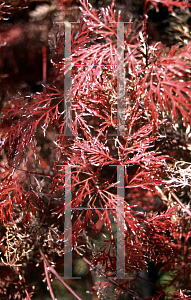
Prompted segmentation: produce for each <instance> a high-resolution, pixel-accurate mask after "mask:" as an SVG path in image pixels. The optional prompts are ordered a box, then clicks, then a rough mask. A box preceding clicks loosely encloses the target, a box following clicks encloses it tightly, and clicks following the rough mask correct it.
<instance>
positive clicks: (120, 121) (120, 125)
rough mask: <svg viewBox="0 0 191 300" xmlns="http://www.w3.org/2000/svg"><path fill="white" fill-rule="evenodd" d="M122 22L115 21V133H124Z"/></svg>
mask: <svg viewBox="0 0 191 300" xmlns="http://www.w3.org/2000/svg"><path fill="white" fill-rule="evenodd" d="M124 99H125V72H124V23H123V22H118V23H117V135H118V136H119V135H124V134H125V101H124Z"/></svg>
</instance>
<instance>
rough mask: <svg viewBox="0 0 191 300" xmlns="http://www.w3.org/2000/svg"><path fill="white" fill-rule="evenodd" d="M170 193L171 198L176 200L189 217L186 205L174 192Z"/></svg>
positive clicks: (189, 213) (189, 212) (190, 213)
mask: <svg viewBox="0 0 191 300" xmlns="http://www.w3.org/2000/svg"><path fill="white" fill-rule="evenodd" d="M170 194H171V195H172V196H173V198H174V199H175V200H176V201H177V202H178V204H179V205H180V206H181V207H182V209H183V211H184V212H187V214H188V215H189V216H190V217H191V211H190V210H189V208H188V207H186V205H184V204H183V203H182V202H181V201H180V199H179V198H178V197H177V196H176V194H175V193H174V192H170Z"/></svg>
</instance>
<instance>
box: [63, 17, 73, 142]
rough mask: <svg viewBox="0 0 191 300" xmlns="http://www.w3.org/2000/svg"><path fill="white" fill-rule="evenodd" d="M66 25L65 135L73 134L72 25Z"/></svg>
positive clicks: (68, 23) (66, 23) (67, 23)
mask: <svg viewBox="0 0 191 300" xmlns="http://www.w3.org/2000/svg"><path fill="white" fill-rule="evenodd" d="M64 24H65V74H64V75H65V76H64V113H65V125H64V135H65V136H73V134H72V130H71V128H72V76H71V75H72V55H71V23H70V22H68V21H65V22H64Z"/></svg>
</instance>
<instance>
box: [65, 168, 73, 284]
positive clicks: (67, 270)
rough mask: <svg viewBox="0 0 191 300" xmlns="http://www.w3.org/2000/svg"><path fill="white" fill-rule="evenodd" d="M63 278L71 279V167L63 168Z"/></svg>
mask: <svg viewBox="0 0 191 300" xmlns="http://www.w3.org/2000/svg"><path fill="white" fill-rule="evenodd" d="M64 239H65V244H64V253H65V254H64V278H72V216H71V166H65V220H64Z"/></svg>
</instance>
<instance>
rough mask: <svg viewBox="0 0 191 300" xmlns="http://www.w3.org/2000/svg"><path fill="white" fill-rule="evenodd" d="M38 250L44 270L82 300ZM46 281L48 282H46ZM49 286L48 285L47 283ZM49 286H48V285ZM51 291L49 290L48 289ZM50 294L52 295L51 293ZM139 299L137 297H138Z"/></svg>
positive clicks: (78, 299)
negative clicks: (44, 266)
mask: <svg viewBox="0 0 191 300" xmlns="http://www.w3.org/2000/svg"><path fill="white" fill-rule="evenodd" d="M39 251H40V254H41V256H42V258H43V261H44V263H45V265H46V266H48V267H46V268H45V270H48V271H50V272H52V273H53V274H54V275H55V276H56V277H57V279H58V280H59V281H60V282H61V283H62V284H63V285H64V286H65V288H66V289H67V290H68V291H69V292H70V293H71V294H72V295H73V296H74V297H75V298H76V299H77V300H82V298H80V297H79V296H78V295H77V294H76V293H75V292H74V291H73V289H72V288H71V287H70V286H69V285H67V283H66V282H65V281H64V280H63V279H62V277H61V276H60V275H59V274H58V273H57V272H56V270H55V269H54V268H53V267H52V266H51V265H50V264H49V262H48V260H47V259H46V257H45V255H44V253H43V251H42V250H41V249H39ZM47 283H48V282H47ZM48 286H49V285H48ZM49 288H50V287H49ZM50 291H51V290H50ZM51 296H52V295H51ZM52 299H54V300H55V299H56V298H55V297H54V298H52ZM138 300H139V299H138Z"/></svg>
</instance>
